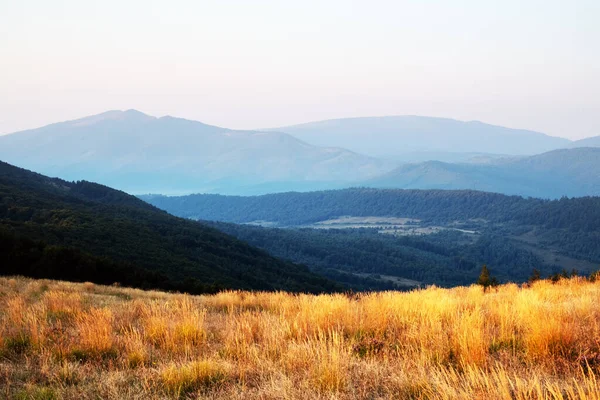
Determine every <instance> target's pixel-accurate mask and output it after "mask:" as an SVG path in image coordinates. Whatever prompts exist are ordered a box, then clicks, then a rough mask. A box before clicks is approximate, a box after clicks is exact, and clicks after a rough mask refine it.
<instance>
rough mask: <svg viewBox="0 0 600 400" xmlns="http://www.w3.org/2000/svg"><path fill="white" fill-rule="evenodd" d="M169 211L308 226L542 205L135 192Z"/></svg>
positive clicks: (331, 194)
mask: <svg viewBox="0 0 600 400" xmlns="http://www.w3.org/2000/svg"><path fill="white" fill-rule="evenodd" d="M140 197H141V198H142V199H143V200H145V201H147V202H149V203H150V204H152V205H154V206H156V207H158V208H161V209H163V210H166V211H168V212H170V213H171V214H174V215H177V216H180V217H184V218H192V219H202V220H214V221H225V222H235V223H246V222H254V221H269V222H273V223H275V224H277V225H280V226H297V225H303V224H310V223H314V222H318V221H323V220H327V219H329V218H334V217H339V216H344V215H352V216H386V217H403V218H419V219H422V220H426V221H430V222H447V221H452V220H467V219H474V218H483V219H486V220H491V221H497V222H501V221H508V220H512V219H514V218H515V217H520V216H523V215H527V214H528V213H529V210H533V209H534V208H535V207H537V206H539V205H541V204H544V203H545V202H544V201H542V200H538V199H524V198H522V197H519V196H505V195H501V194H496V193H485V192H478V191H473V190H456V191H448V190H399V189H370V188H354V189H343V190H329V191H320V192H309V193H297V192H288V193H276V194H268V195H263V196H247V197H243V196H222V195H210V194H195V195H189V196H173V197H167V196H152V195H148V196H140Z"/></svg>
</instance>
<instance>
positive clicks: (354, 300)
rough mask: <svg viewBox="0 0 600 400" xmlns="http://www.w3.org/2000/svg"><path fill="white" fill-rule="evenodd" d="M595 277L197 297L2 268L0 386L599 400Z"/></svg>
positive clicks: (29, 392) (70, 395) (53, 390)
mask: <svg viewBox="0 0 600 400" xmlns="http://www.w3.org/2000/svg"><path fill="white" fill-rule="evenodd" d="M599 304H600V283H592V282H588V281H586V280H584V279H581V278H572V279H564V280H561V281H559V282H558V283H552V282H550V281H538V282H536V283H534V284H533V285H532V286H531V287H522V286H519V285H515V284H507V285H502V286H499V287H498V288H497V289H491V290H489V291H487V292H485V293H484V291H483V289H482V288H481V287H479V286H471V287H458V288H454V289H440V288H435V287H430V288H427V289H423V290H415V291H412V292H407V293H400V292H383V293H370V294H357V295H344V294H334V295H319V296H314V295H293V294H288V293H283V292H278V293H249V292H223V293H219V294H216V295H210V296H188V295H180V294H167V293H161V292H155V291H147V292H146V291H142V290H134V289H127V288H119V287H114V286H99V285H94V284H91V283H83V284H78V283H67V282H59V281H49V280H32V279H25V278H0V397H1V398H11V399H13V398H14V399H98V398H102V399H160V398H177V397H179V398H209V399H217V398H218V399H248V398H256V399H296V398H298V399H313V398H318V399H337V398H339V399H377V398H400V399H465V398H477V399H531V398H533V399H579V398H581V399H599V398H600V384H599V383H598V380H600V373H599V371H600V307H599Z"/></svg>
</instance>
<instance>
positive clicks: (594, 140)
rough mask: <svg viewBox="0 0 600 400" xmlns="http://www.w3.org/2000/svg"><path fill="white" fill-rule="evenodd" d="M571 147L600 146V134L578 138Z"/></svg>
mask: <svg viewBox="0 0 600 400" xmlns="http://www.w3.org/2000/svg"><path fill="white" fill-rule="evenodd" d="M569 147H600V136H594V137H590V138H586V139H581V140H577V141H575V142H572V143H571V145H570V146H569Z"/></svg>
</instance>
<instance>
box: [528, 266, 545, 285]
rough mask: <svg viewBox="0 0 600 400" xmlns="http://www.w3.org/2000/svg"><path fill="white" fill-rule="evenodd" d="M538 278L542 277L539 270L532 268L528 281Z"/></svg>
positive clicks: (537, 279) (531, 281)
mask: <svg viewBox="0 0 600 400" xmlns="http://www.w3.org/2000/svg"><path fill="white" fill-rule="evenodd" d="M540 279H542V274H541V272H540V270H539V269H537V268H534V269H533V272H532V273H531V276H530V277H529V283H533V282H535V281H539V280H540Z"/></svg>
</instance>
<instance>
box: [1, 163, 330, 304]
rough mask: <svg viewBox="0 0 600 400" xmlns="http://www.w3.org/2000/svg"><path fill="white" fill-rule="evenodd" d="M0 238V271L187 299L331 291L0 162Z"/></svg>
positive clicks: (302, 273)
mask: <svg viewBox="0 0 600 400" xmlns="http://www.w3.org/2000/svg"><path fill="white" fill-rule="evenodd" d="M0 232H1V234H0V241H1V242H2V243H1V245H0V248H1V249H2V256H1V257H2V258H1V260H2V265H1V267H0V273H2V274H14V273H20V274H24V275H30V276H36V277H46V278H61V279H69V280H89V281H92V282H97V283H108V281H112V282H120V281H123V282H122V283H124V284H125V283H127V284H128V285H131V286H138V287H157V288H170V287H172V288H173V289H185V290H187V291H193V292H212V291H214V290H217V289H218V288H234V289H251V290H278V289H281V290H289V291H307V292H321V291H331V290H339V289H340V288H341V287H340V286H338V285H337V284H335V283H333V282H331V281H329V280H327V279H325V278H323V277H321V276H318V275H316V274H314V273H312V272H311V271H310V270H309V269H308V268H307V267H305V266H302V265H296V264H292V263H290V262H284V261H281V260H279V259H276V258H274V257H272V256H270V255H269V254H268V253H266V252H265V251H263V250H259V249H256V248H254V247H251V246H249V245H248V244H246V243H244V242H242V241H240V240H238V239H235V238H233V237H231V236H229V235H226V234H224V233H222V232H220V231H218V230H216V229H214V228H211V227H207V226H205V225H202V224H199V223H196V222H193V221H189V220H184V219H181V218H177V217H174V216H171V215H169V214H167V213H166V212H164V211H161V210H159V209H157V208H155V207H153V206H151V205H149V204H147V203H145V202H143V201H141V200H139V199H137V198H136V197H133V196H130V195H127V194H126V193H124V192H120V191H116V190H113V189H110V188H108V187H105V186H102V185H98V184H94V183H90V182H85V181H81V182H67V181H63V180H60V179H51V178H47V177H45V176H43V175H39V174H35V173H32V172H29V171H26V170H23V169H20V168H16V167H13V166H11V165H9V164H6V163H0ZM84 269H85V270H86V271H85V272H84V271H83V270H84ZM94 271H95V272H94ZM111 276H112V277H113V278H111Z"/></svg>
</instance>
